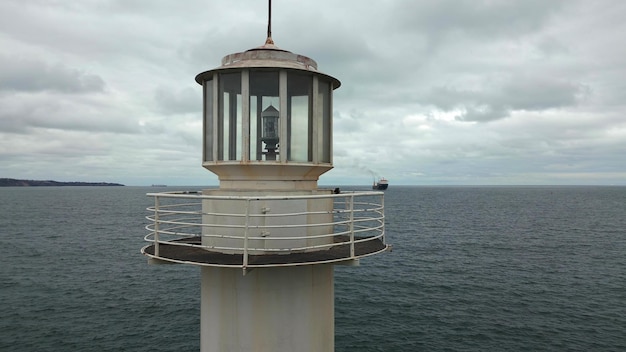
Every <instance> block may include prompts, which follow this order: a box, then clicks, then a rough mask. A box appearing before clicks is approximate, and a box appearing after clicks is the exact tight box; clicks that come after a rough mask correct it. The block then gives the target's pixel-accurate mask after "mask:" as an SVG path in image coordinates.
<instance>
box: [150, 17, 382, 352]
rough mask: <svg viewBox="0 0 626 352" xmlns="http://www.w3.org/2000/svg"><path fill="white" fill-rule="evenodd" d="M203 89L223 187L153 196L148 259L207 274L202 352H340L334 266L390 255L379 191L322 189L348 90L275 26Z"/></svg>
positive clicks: (209, 161)
mask: <svg viewBox="0 0 626 352" xmlns="http://www.w3.org/2000/svg"><path fill="white" fill-rule="evenodd" d="M270 18H271V15H270ZM195 80H196V82H197V83H198V84H199V85H201V86H202V91H203V148H202V166H203V167H204V168H206V169H207V170H209V171H211V172H213V173H214V174H216V175H217V176H218V178H219V187H218V188H211V189H205V190H201V191H197V192H167V193H149V194H148V195H149V196H150V197H152V198H154V206H151V207H150V208H149V209H148V210H149V212H150V214H149V215H148V216H147V218H148V219H149V220H150V223H149V224H148V225H147V226H146V229H147V230H148V234H147V235H146V237H145V239H146V241H147V242H148V243H147V244H146V246H145V247H143V248H142V249H141V252H142V253H143V254H144V255H146V256H148V258H149V262H150V263H155V264H156V263H180V264H189V265H196V266H199V267H200V268H201V295H202V297H201V301H200V302H201V309H200V312H201V319H200V347H201V351H202V352H209V351H211V352H213V351H215V352H217V351H268V352H270V351H271V352H282V351H284V352H287V351H290V352H293V351H311V352H313V351H315V352H320V351H328V352H329V351H334V335H335V331H334V276H333V270H334V266H335V265H353V266H356V265H358V264H359V261H360V259H361V258H364V257H367V256H372V255H375V254H379V253H382V252H385V251H387V250H389V249H390V245H389V244H387V243H386V241H385V227H384V225H385V224H384V198H383V197H384V194H383V193H382V192H378V191H363V192H360V191H351V192H346V191H340V190H339V189H337V188H334V189H333V188H327V189H326V188H319V187H318V180H319V177H320V175H322V174H324V173H325V172H327V171H329V170H330V169H331V168H332V167H333V164H332V150H333V148H332V133H333V126H332V106H333V90H335V89H337V88H339V86H340V82H339V80H337V79H336V78H334V77H332V76H330V75H327V74H324V73H322V72H320V71H319V70H318V68H317V63H316V62H315V61H314V60H313V59H311V58H309V57H306V56H304V55H298V54H295V53H292V52H290V51H287V50H283V49H281V48H279V47H278V46H276V45H275V44H274V42H273V40H272V37H271V20H270V22H269V24H268V33H267V39H266V41H265V43H264V44H263V45H262V46H259V47H256V48H252V49H250V50H247V51H243V52H238V53H234V54H230V55H226V56H225V57H224V58H223V59H222V62H221V65H220V66H218V67H217V68H214V69H211V70H208V71H205V72H202V73H200V74H198V75H197V76H196V78H195Z"/></svg>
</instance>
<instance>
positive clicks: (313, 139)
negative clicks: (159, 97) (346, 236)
mask: <svg viewBox="0 0 626 352" xmlns="http://www.w3.org/2000/svg"><path fill="white" fill-rule="evenodd" d="M196 82H198V83H199V84H201V85H202V86H203V91H204V109H203V111H204V123H203V125H204V132H203V136H204V138H203V166H204V167H205V168H207V169H208V170H210V171H212V172H213V173H215V174H217V175H218V177H219V179H220V189H229V188H237V189H256V188H258V187H259V186H263V187H264V188H265V189H283V190H288V189H301V190H302V189H314V188H316V186H317V180H318V178H319V176H320V175H321V174H323V173H324V172H326V171H328V170H330V169H331V168H332V92H333V90H334V89H336V88H338V87H339V85H340V82H339V81H338V80H337V79H336V78H334V77H331V76H329V75H326V74H323V73H321V72H319V71H318V70H317V63H316V62H315V61H314V60H312V59H310V58H308V57H306V56H302V55H297V54H294V53H291V52H289V51H286V50H282V49H280V48H278V47H277V46H275V45H274V43H273V41H272V40H271V38H270V37H268V39H267V41H266V43H265V44H264V45H263V46H260V47H257V48H254V49H250V50H247V51H245V52H240V53H235V54H231V55H227V56H225V57H224V58H223V59H222V64H221V66H220V67H218V68H216V69H213V70H209V71H206V72H203V73H200V74H198V75H197V76H196Z"/></svg>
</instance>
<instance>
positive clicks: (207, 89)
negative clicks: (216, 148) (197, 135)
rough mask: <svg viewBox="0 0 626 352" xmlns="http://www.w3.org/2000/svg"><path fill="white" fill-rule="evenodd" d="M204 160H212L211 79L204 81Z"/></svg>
mask: <svg viewBox="0 0 626 352" xmlns="http://www.w3.org/2000/svg"><path fill="white" fill-rule="evenodd" d="M204 104H205V105H204V138H203V141H204V142H203V143H204V161H213V80H210V81H205V82H204Z"/></svg>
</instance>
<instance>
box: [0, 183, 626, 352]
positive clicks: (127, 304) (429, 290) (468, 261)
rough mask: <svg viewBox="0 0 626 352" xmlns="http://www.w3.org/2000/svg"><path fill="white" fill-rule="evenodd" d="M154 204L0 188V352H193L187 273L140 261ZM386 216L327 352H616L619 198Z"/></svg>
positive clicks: (483, 202) (504, 191) (625, 203)
mask: <svg viewBox="0 0 626 352" xmlns="http://www.w3.org/2000/svg"><path fill="white" fill-rule="evenodd" d="M344 188H345V187H344ZM198 189H201V188H200V187H190V188H184V187H179V188H176V190H198ZM346 189H347V188H346ZM350 189H353V190H357V189H359V187H351V188H350ZM361 189H363V190H365V189H366V188H365V187H363V188H361ZM160 190H174V188H167V189H154V188H151V187H32V188H0V260H1V264H0V351H4V352H8V351H15V352H18V351H19V352H23V351H198V350H199V340H200V337H199V316H200V300H199V297H200V270H199V269H198V268H196V267H193V266H185V265H160V266H154V265H148V264H147V261H146V258H145V257H143V256H142V255H141V254H140V253H139V249H140V248H141V247H142V246H143V245H144V242H143V237H144V235H145V234H146V231H145V230H144V228H143V227H144V225H145V223H146V220H145V219H144V216H145V215H146V214H147V212H146V211H145V208H146V207H148V206H149V205H151V203H152V199H151V198H148V197H146V196H145V194H146V193H148V192H153V191H160ZM385 205H386V232H387V241H388V242H389V243H391V244H393V251H392V252H390V253H385V254H381V255H378V256H374V257H369V258H366V259H363V260H362V261H361V266H359V267H344V266H336V268H335V301H336V302H335V310H336V322H335V331H336V338H335V345H336V351H359V352H366V351H626V187H587V186H579V187H573V186H572V187H569V186H568V187H565V186H563V187H547V186H545V187H402V186H393V185H392V186H390V188H389V189H388V190H387V191H386V193H385Z"/></svg>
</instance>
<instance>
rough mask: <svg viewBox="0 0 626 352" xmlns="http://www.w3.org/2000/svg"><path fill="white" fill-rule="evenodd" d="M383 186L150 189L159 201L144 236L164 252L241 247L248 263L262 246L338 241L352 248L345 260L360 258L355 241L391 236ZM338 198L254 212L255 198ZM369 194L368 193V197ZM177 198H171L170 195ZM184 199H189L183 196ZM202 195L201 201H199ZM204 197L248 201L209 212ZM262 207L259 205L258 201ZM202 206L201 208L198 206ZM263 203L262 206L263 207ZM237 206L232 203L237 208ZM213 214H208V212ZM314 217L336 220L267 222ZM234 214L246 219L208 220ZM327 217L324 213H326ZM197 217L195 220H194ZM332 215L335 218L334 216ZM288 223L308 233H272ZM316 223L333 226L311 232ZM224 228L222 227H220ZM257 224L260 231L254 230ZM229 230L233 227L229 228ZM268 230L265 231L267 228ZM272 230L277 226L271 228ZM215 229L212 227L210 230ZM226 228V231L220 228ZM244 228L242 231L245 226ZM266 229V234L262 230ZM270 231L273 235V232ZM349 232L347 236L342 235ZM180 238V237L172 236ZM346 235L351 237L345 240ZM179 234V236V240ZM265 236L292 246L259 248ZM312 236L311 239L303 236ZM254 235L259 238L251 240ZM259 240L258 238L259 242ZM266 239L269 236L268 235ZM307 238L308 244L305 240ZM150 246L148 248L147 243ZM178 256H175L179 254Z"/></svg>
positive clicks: (312, 245)
mask: <svg viewBox="0 0 626 352" xmlns="http://www.w3.org/2000/svg"><path fill="white" fill-rule="evenodd" d="M383 194H384V193H383V192H376V191H367V192H361V191H359V192H356V191H354V192H342V193H339V194H312V195H268V196H246V195H235V196H233V195H230V196H216V195H206V194H201V193H199V192H164V193H148V194H147V195H148V196H150V197H154V198H155V202H154V205H153V206H150V207H148V208H147V210H148V211H150V212H151V214H150V215H147V216H146V219H147V220H149V221H150V222H151V223H150V224H148V225H146V226H145V228H146V230H148V231H149V233H148V234H147V235H146V236H145V237H144V240H146V241H148V242H151V243H153V244H154V247H155V257H157V258H159V245H162V244H168V245H177V246H185V247H196V248H203V249H208V250H218V251H236V252H240V253H243V263H242V265H243V267H244V268H245V267H247V266H248V257H249V255H251V254H250V253H251V252H252V253H253V254H254V253H256V252H263V253H281V252H290V251H293V252H299V251H310V250H313V251H315V250H322V249H329V248H332V247H334V246H343V245H349V248H350V251H349V252H350V254H349V257H346V258H344V259H345V260H350V259H355V258H357V255H356V252H355V244H357V243H362V242H366V241H371V240H379V241H381V242H382V243H383V244H384V242H385V241H384V239H385V228H384V227H385V224H384V221H385V215H384V201H383V199H384V198H383ZM372 197H374V198H376V197H379V200H372V199H371V198H372ZM325 198H326V199H333V202H332V203H333V208H332V210H315V211H313V210H311V211H302V210H300V211H291V212H289V211H282V212H281V211H278V212H276V211H275V210H272V212H271V213H269V212H263V213H251V211H250V210H251V207H252V206H251V204H253V203H255V202H263V201H268V200H273V201H275V200H286V201H289V200H311V199H325ZM362 198H366V199H364V200H363V199H362ZM168 199H169V200H171V201H172V202H178V203H172V204H169V203H168V202H166V200H168ZM190 199H193V200H194V201H193V202H185V200H190ZM180 200H182V201H183V202H179V201H180ZM196 200H200V201H196ZM204 200H213V201H218V202H219V201H225V200H228V201H241V202H245V205H244V206H243V207H242V208H243V209H242V212H241V213H232V212H215V211H212V212H207V211H204V209H202V206H203V204H204ZM257 207H258V205H257ZM196 208H199V210H196ZM257 209H258V208H257ZM231 211H232V209H231ZM207 216H208V218H207ZM302 216H306V217H310V216H332V217H333V218H332V221H330V222H329V221H323V222H319V223H317V222H307V221H305V222H302V223H288V221H286V222H285V223H282V224H277V223H269V224H266V223H265V221H264V220H263V219H281V218H284V219H287V218H295V217H302ZM220 217H228V218H232V219H240V220H236V221H232V222H226V223H215V221H214V222H213V223H210V222H209V223H207V222H206V221H207V219H209V221H210V219H213V220H215V218H220ZM322 219H323V218H322ZM194 220H195V221H194ZM329 220H330V219H329ZM206 228H213V229H215V230H214V231H211V232H214V233H207V230H206ZM278 228H286V229H293V230H297V229H301V230H302V233H303V234H302V235H298V234H297V233H298V231H293V232H294V233H296V235H293V236H291V235H289V236H286V235H285V234H284V233H283V234H280V235H278V236H269V234H271V233H272V234H273V230H272V229H278ZM315 228H322V229H323V228H328V229H329V230H328V231H330V232H327V231H326V232H324V231H325V230H321V232H322V233H319V232H320V230H314V231H317V232H313V233H310V232H309V230H307V229H315ZM220 229H222V230H220ZM251 229H254V233H251V232H250V230H251ZM228 230H233V231H232V233H229V232H228ZM264 230H268V231H267V234H265V235H264V233H265V231H264ZM269 230H272V232H269ZM209 231H210V230H209ZM222 231H224V232H223V233H220V232H222ZM240 231H241V232H240ZM259 231H260V233H261V234H260V235H259ZM268 236H269V237H268ZM340 236H343V237H340ZM172 238H174V239H172ZM188 238H200V239H202V238H206V239H210V238H214V239H229V240H237V241H242V242H243V243H242V244H241V245H240V246H233V245H231V244H230V243H222V242H223V241H221V242H220V243H213V242H207V243H204V241H203V240H202V241H199V242H200V244H198V243H197V242H196V243H190V242H189V241H187V242H184V241H180V240H184V239H188ZM325 238H329V239H330V238H333V240H331V242H330V243H319V242H315V241H311V240H316V239H320V240H323V239H325ZM344 238H345V240H344ZM177 239H178V240H177ZM260 240H271V241H273V242H271V243H274V244H278V243H283V245H285V244H287V245H288V246H289V247H288V248H283V247H271V246H269V247H268V246H265V245H264V246H263V247H262V248H257V247H258V245H255V244H254V243H258V241H260ZM302 240H306V241H305V242H298V241H302ZM251 241H253V242H251ZM255 241H256V242H255ZM287 241H296V243H298V245H296V244H293V245H291V243H290V242H287ZM308 241H311V243H309V242H308ZM263 243H265V241H263ZM303 243H306V245H303ZM144 249H145V248H144ZM173 261H175V260H173Z"/></svg>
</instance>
